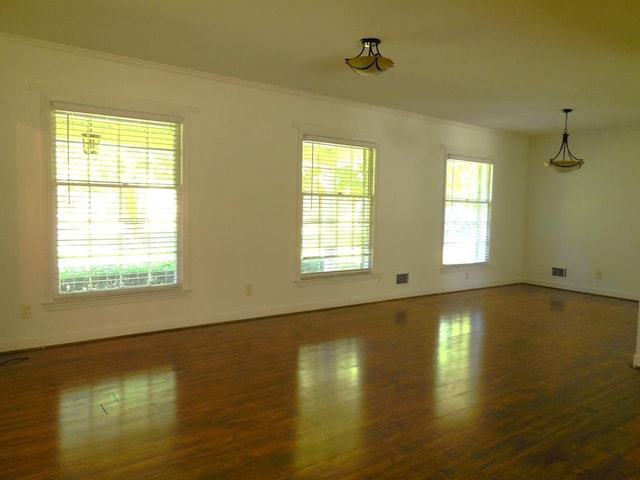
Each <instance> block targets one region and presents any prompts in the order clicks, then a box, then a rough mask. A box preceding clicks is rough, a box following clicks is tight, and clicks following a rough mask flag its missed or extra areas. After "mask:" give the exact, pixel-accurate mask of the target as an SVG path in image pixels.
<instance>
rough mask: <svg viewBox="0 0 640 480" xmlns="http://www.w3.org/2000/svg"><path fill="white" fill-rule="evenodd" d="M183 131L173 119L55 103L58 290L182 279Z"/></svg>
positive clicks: (78, 290)
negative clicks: (107, 111) (136, 116)
mask: <svg viewBox="0 0 640 480" xmlns="http://www.w3.org/2000/svg"><path fill="white" fill-rule="evenodd" d="M65 107H66V106H65ZM181 136H182V125H181V122H180V121H179V120H177V119H176V120H175V121H173V119H172V121H160V120H150V119H146V118H135V117H129V116H117V115H103V114H95V113H87V112H83V111H76V110H75V109H69V108H63V107H61V106H58V105H54V106H53V143H54V148H53V151H54V153H53V167H54V168H53V173H54V175H53V180H54V184H55V185H54V189H55V190H54V191H55V232H54V233H55V242H56V245H55V253H56V265H55V270H56V276H57V293H58V294H76V293H82V292H100V291H113V290H125V289H126V290H131V289H140V288H151V287H166V286H177V285H179V284H180V281H181V278H180V277H181V275H180V271H181V259H180V252H181V248H180V238H181V235H180V225H181V221H180V201H181V149H182V140H181Z"/></svg>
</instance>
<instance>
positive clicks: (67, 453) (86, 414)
mask: <svg viewBox="0 0 640 480" xmlns="http://www.w3.org/2000/svg"><path fill="white" fill-rule="evenodd" d="M175 403H176V381H175V373H174V372H173V371H172V370H171V368H170V367H167V368H166V369H156V370H150V371H139V372H133V373H131V374H129V375H123V376H120V377H114V378H110V379H106V380H102V381H98V382H95V383H92V384H89V385H82V386H79V387H73V388H68V389H65V390H63V391H62V392H61V393H60V398H59V445H60V449H61V452H60V455H61V459H62V460H63V461H65V462H72V461H79V460H82V459H83V458H85V457H87V456H88V455H91V456H93V455H96V454H104V453H108V452H117V451H122V450H123V449H126V448H132V447H135V446H137V445H140V443H141V442H145V455H147V454H148V453H149V450H148V448H149V446H150V445H153V447H151V448H152V449H157V450H158V451H155V450H154V451H153V453H154V454H158V453H162V452H165V451H167V450H170V449H171V448H172V444H171V443H172V441H173V440H172V439H173V434H171V435H166V434H165V433H168V432H170V431H172V430H173V428H174V423H175ZM146 442H149V443H148V444H147V443H146Z"/></svg>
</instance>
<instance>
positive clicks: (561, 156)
mask: <svg viewBox="0 0 640 480" xmlns="http://www.w3.org/2000/svg"><path fill="white" fill-rule="evenodd" d="M562 111H563V112H564V132H563V133H562V143H561V144H560V150H558V153H556V156H555V157H553V158H551V159H550V160H549V161H547V162H544V164H545V165H546V166H547V167H549V168H552V169H553V170H554V171H556V172H558V173H569V172H575V171H576V170H580V168H581V167H582V164H583V163H584V160H583V159H581V158H578V157H576V156H575V155H574V154H573V153H571V150H569V132H568V130H567V119H568V117H569V113H571V112H572V111H573V110H571V109H570V108H565V109H564V110H562Z"/></svg>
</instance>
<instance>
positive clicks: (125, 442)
mask: <svg viewBox="0 0 640 480" xmlns="http://www.w3.org/2000/svg"><path fill="white" fill-rule="evenodd" d="M637 315H638V304H637V302H632V301H626V300H618V299H612V298H605V297H598V296H593V295H586V294H580V293H572V292H566V291H560V290H553V289H547V288H540V287H533V286H527V285H512V286H507V287H499V288H490V289H483V290H474V291H468V292H458V293H450V294H444V295H434V296H426V297H419V298H411V299H404V300H397V301H389V302H382V303H376V304H370V305H361V306H354V307H347V308H338V309H331V310H325V311H318V312H310V313H302V314H294V315H287V316H281V317H274V318H265V319H258V320H254V321H246V322H238V323H231V324H220V325H212V326H207V327H199V328H192V329H185V330H179V331H171V332H163V333H155V334H149V335H141V336H135V337H127V338H119V339H112V340H105V341H97V342H90V343H85V344H78V345H69V346H61V347H55V348H49V349H44V350H34V351H27V352H18V353H10V354H9V353H5V354H0V363H1V365H2V366H0V478H1V479H21V480H22V479H92V480H97V479H126V480H133V479H156V478H157V479H165V478H168V479H260V480H263V479H279V480H281V479H366V478H371V479H439V478H446V479H527V480H529V479H556V478H557V479H564V478H573V479H615V480H620V479H633V478H640V371H638V370H635V369H632V368H630V364H631V359H632V356H633V353H634V351H635V331H636V321H637ZM87 321H91V318H87ZM21 358H23V360H20V359H21Z"/></svg>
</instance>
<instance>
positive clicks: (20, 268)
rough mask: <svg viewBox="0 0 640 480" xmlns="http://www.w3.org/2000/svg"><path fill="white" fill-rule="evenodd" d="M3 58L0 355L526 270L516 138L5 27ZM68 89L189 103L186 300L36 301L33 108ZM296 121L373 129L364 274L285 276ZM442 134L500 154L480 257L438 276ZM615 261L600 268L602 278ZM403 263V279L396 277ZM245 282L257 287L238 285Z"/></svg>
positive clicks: (101, 97)
mask: <svg viewBox="0 0 640 480" xmlns="http://www.w3.org/2000/svg"><path fill="white" fill-rule="evenodd" d="M0 64H2V65H5V66H8V65H10V66H11V68H6V69H5V70H4V73H3V75H2V76H0V91H1V92H2V94H1V96H2V102H3V103H2V105H1V106H2V110H1V112H0V144H1V145H3V148H2V153H1V155H2V158H1V161H2V167H3V168H2V172H3V174H2V176H0V221H1V224H2V226H3V228H2V231H1V232H0V251H1V252H2V253H1V254H0V268H2V273H3V275H2V276H0V319H1V321H0V351H7V350H12V349H19V348H28V347H35V346H44V345H50V344H59V343H66V342H73V341H80V340H86V339H94V338H101V337H107V336H113V335H123V334H130V333H136V332H145V331H152V330H158V329H166V328H177V327H184V326H190V325H197V324H206V323H212V322H219V321H226V320H233V319H241V318H251V317H255V316H263V315H268V314H276V313H285V312H292V311H299V310H308V309H316V308H322V307H330V306H337V305H345V304H354V303H360V302H369V301H376V300H383V299H389V298H395V297H403V296H411V295H419V294H428V293H436V292H441V291H451V290H460V289H466V288H472V287H483V286H492V285H499V284H507V283H513V282H518V281H520V280H521V279H522V271H523V270H522V269H523V263H522V262H523V256H522V254H523V243H524V217H523V212H524V210H525V195H526V173H527V161H526V160H527V155H528V148H529V145H528V140H527V139H526V138H525V137H523V136H519V135H514V134H507V133H501V132H495V131H490V130H486V129H481V128H476V127H473V126H465V125H459V124H450V123H446V122H440V121H435V120H432V119H427V118H423V117H417V116H415V115H409V114H403V113H401V112H393V111H388V110H382V109H374V108H370V107H367V106H362V105H355V104H350V103H346V102H341V101H337V100H331V99H325V98H319V97H314V96H309V95H305V94H301V93H299V92H289V91H283V90H279V89H274V88H269V87H261V86H258V85H252V84H247V83H243V82H239V81H231V80H225V79H220V78H215V77H212V76H206V75H201V74H196V73H195V72H186V71H181V70H174V69H170V68H165V67H159V66H153V65H147V64H142V63H136V62H133V61H128V60H124V59H117V58H114V57H106V56H102V55H93V54H89V53H86V52H78V51H73V50H68V49H60V48H57V47H52V46H46V45H43V44H39V43H30V42H24V41H21V40H18V39H15V38H12V37H7V36H2V37H0ZM370 80H372V79H367V78H360V77H356V76H354V77H353V81H370ZM64 97H76V98H86V99H87V101H88V102H91V103H94V104H97V105H101V104H103V103H106V104H113V103H116V104H130V105H151V106H155V107H157V106H161V107H162V106H165V107H166V108H167V109H169V110H173V109H177V110H184V111H185V112H186V113H187V120H186V121H187V124H186V138H185V163H186V168H187V176H188V197H187V201H188V234H189V236H188V239H189V245H188V246H189V252H190V259H189V264H188V268H189V286H190V288H191V291H190V293H188V294H187V295H185V296H182V297H177V298H161V299H156V300H153V301H142V302H128V303H123V304H107V305H84V306H80V307H78V308H71V309H53V310H51V309H45V308H44V307H43V302H45V301H46V300H47V299H48V298H49V292H48V287H47V281H46V279H47V275H48V274H47V271H48V260H47V258H48V257H47V248H48V241H47V238H48V227H47V218H48V217H47V208H48V207H47V196H46V190H47V187H46V183H47V182H46V174H45V171H46V169H45V166H46V162H47V158H46V155H45V149H44V148H43V143H44V142H43V138H44V137H43V135H44V133H43V120H42V106H43V99H45V100H46V99H47V98H51V99H58V100H73V98H64ZM111 106H116V105H111ZM170 113H171V112H170ZM296 122H298V123H303V124H313V125H318V126H320V127H322V128H324V129H327V128H329V129H335V131H336V133H339V132H353V131H356V132H364V133H365V134H366V135H368V136H375V137H377V138H378V139H379V145H380V154H379V164H378V190H377V193H378V210H377V223H376V243H375V262H376V263H375V265H376V273H377V274H378V275H377V276H375V277H374V278H373V279H372V280H358V279H356V278H349V279H344V280H341V281H318V282H307V283H306V284H305V285H300V284H299V283H296V282H295V281H294V280H295V275H294V273H295V265H296V251H297V249H296V216H297V199H298V197H297V189H298V187H297V178H298V177H297V175H298V173H297V172H298V151H299V147H298V130H297V129H296V128H295V127H294V123H296ZM443 144H444V145H449V146H456V147H461V148H464V149H471V150H473V151H476V152H478V153H479V154H482V155H484V156H490V157H492V158H493V159H494V160H495V168H494V209H493V230H492V245H493V250H492V261H491V265H490V266H489V267H487V268H479V269H478V268H476V269H460V270H453V271H451V270H449V271H445V272H441V271H440V244H441V224H442V193H443V192H442V191H443V172H444V158H443V153H442V145H443ZM590 160H591V159H590ZM593 163H596V162H595V159H593ZM589 168H591V167H590V166H589ZM585 171H586V172H589V170H588V169H586V170H585ZM534 193H535V192H534ZM534 226H535V225H534ZM541 254H544V252H541ZM567 266H568V267H569V268H570V269H571V268H572V267H573V265H571V264H569V265H567ZM611 267H612V266H609V265H605V264H603V265H602V268H603V269H604V271H605V279H607V278H608V275H613V271H612V268H611ZM610 270H611V273H609V272H610ZM403 272H408V273H409V274H410V282H409V284H408V285H401V286H399V285H395V274H396V273H403ZM246 284H251V285H252V286H253V296H249V297H247V296H245V285H246ZM20 304H27V305H31V307H32V317H31V318H28V319H20V318H19V305H20Z"/></svg>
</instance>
